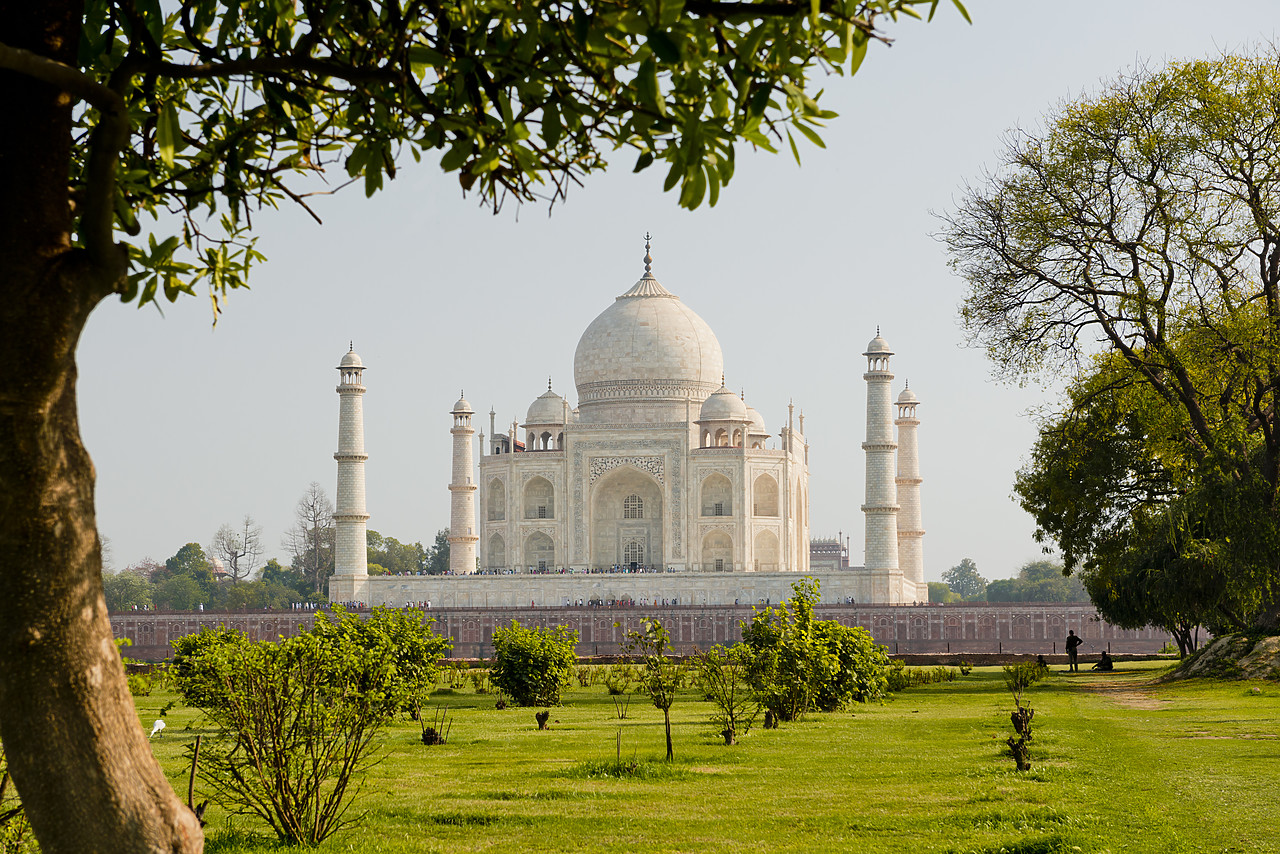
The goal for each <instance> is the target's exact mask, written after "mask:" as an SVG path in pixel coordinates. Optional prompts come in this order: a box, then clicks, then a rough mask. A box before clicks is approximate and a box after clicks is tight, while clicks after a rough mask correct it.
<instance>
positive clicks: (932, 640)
mask: <svg viewBox="0 0 1280 854" xmlns="http://www.w3.org/2000/svg"><path fill="white" fill-rule="evenodd" d="M816 612H817V616H818V617H819V618H820V619H824V620H837V621H839V622H840V623H842V624H844V625H846V626H861V627H862V628H864V629H866V630H867V631H869V632H871V634H872V636H873V637H874V638H875V639H876V641H877V642H878V643H881V644H883V645H884V646H886V647H887V648H888V650H889V652H890V653H892V654H904V655H905V654H910V653H942V652H952V653H956V652H962V653H963V652H968V653H994V652H1015V653H1044V654H1052V653H1055V652H1059V653H1060V652H1062V651H1063V647H1062V641H1063V638H1065V637H1066V636H1067V631H1068V630H1074V631H1075V633H1076V634H1078V635H1080V636H1081V637H1082V638H1084V640H1085V643H1086V645H1085V646H1084V647H1082V648H1081V652H1082V653H1083V654H1085V655H1089V654H1090V653H1098V652H1101V651H1102V650H1104V649H1109V650H1110V651H1111V652H1119V653H1152V652H1156V651H1157V650H1159V649H1160V647H1162V646H1164V644H1165V643H1166V642H1167V641H1169V640H1170V637H1169V635H1168V634H1167V633H1165V632H1163V631H1161V630H1159V629H1153V628H1146V629H1137V630H1133V629H1118V628H1116V627H1114V626H1111V625H1109V624H1107V623H1105V622H1103V621H1102V620H1101V619H1100V618H1099V617H1098V614H1097V612H1096V611H1095V610H1094V609H1093V608H1092V607H1090V606H1088V605H1087V604H1086V605H1046V604H1041V605H1038V606H1036V605H1034V604H1023V603H1017V604H1009V603H1000V604H988V603H965V604H960V605H934V606H911V605H902V606H888V605H885V606H873V605H865V606H861V607H859V606H854V605H819V606H817V609H816ZM425 616H428V617H431V618H434V619H435V620H436V623H435V629H436V631H437V632H439V633H441V634H443V635H446V636H448V637H449V638H451V639H452V640H453V655H454V657H456V658H487V657H489V656H490V655H491V654H492V652H493V646H492V641H493V630H494V628H495V627H501V626H506V625H510V623H511V620H513V619H514V620H518V621H519V622H520V623H521V624H522V625H525V626H558V625H565V626H568V627H569V628H572V629H576V630H577V632H578V655H581V656H590V655H614V654H617V653H618V652H619V651H620V650H619V641H620V640H621V638H622V637H623V635H625V634H626V631H627V630H628V629H631V628H637V627H638V625H639V621H640V620H641V619H643V618H644V617H656V618H657V619H659V620H661V621H662V624H663V625H664V626H666V628H667V631H668V632H670V634H671V641H672V645H673V646H674V648H675V650H676V651H677V652H686V651H687V652H692V651H693V650H695V649H707V648H709V647H711V646H713V645H715V644H731V643H734V642H736V641H739V640H741V639H742V632H741V628H740V623H741V622H742V621H743V620H749V619H750V618H751V608H750V607H749V606H735V605H725V606H716V607H699V606H692V605H691V606H677V607H665V608H654V607H648V608H638V607H637V608H578V607H569V608H510V609H507V608H492V609H486V608H457V609H449V610H435V611H428V612H426V613H425ZM313 619H314V614H313V613H311V612H307V611H284V612H269V611H267V612H264V611H249V612H231V613H214V612H209V611H205V612H199V613H193V612H176V613H175V612H140V611H139V612H135V611H129V612H122V613H116V614H112V615H111V627H112V629H113V630H114V632H115V634H116V637H127V638H129V639H130V640H132V641H133V646H132V647H131V648H130V649H129V651H128V655H129V656H130V657H131V658H138V659H142V660H145V661H161V660H163V659H165V658H168V657H169V656H170V655H171V654H172V651H171V648H170V646H169V642H170V641H172V640H174V639H175V638H179V637H182V636H183V635H188V634H194V633H196V632H198V631H200V629H201V628H202V627H205V626H208V627H216V626H227V627H228V628H232V629H236V630H238V631H242V632H245V633H246V634H248V635H249V637H250V638H251V639H253V640H274V639H275V638H277V637H281V636H284V637H290V636H293V635H296V634H297V633H298V632H299V631H302V630H303V629H306V628H310V626H311V623H312V621H313ZM615 622H620V623H622V624H623V625H622V627H621V628H615V627H614V623H615Z"/></svg>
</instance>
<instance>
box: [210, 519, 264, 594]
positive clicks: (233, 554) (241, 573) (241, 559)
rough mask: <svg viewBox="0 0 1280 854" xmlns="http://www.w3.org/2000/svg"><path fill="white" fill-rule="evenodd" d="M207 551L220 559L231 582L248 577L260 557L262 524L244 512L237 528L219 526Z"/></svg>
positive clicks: (237, 581) (256, 566) (234, 582)
mask: <svg viewBox="0 0 1280 854" xmlns="http://www.w3.org/2000/svg"><path fill="white" fill-rule="evenodd" d="M207 551H208V552H209V554H210V555H212V556H213V557H216V558H218V559H219V560H221V561H222V565H223V566H224V567H225V568H226V570H227V575H229V576H230V577H231V583H232V584H238V583H239V582H240V579H242V578H249V577H250V576H251V575H253V573H254V570H256V569H257V568H258V561H259V559H260V558H261V557H262V526H261V525H259V524H258V523H257V522H255V521H253V517H252V516H250V515H249V514H248V513H246V514H245V516H244V520H243V521H242V522H241V523H240V527H239V528H232V527H231V526H230V525H223V526H222V527H221V528H219V529H218V533H216V534H214V535H213V542H212V543H210V544H209V548H208V549H207Z"/></svg>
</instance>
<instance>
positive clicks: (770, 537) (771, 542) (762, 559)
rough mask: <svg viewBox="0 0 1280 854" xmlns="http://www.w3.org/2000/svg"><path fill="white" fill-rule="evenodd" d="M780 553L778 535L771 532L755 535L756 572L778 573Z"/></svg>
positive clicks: (780, 567)
mask: <svg viewBox="0 0 1280 854" xmlns="http://www.w3.org/2000/svg"><path fill="white" fill-rule="evenodd" d="M779 560H780V553H779V549H778V535H777V534H775V533H774V532H773V531H761V532H760V533H758V534H756V544H755V570H756V572H779V571H781V570H782V566H781V565H780V564H779Z"/></svg>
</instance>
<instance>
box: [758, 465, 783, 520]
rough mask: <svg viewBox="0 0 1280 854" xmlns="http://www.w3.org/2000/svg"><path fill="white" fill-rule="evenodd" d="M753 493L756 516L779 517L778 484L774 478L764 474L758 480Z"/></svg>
mask: <svg viewBox="0 0 1280 854" xmlns="http://www.w3.org/2000/svg"><path fill="white" fill-rule="evenodd" d="M751 492H752V505H753V507H752V510H753V511H754V515H756V516H777V515H778V482H777V481H776V480H774V479H773V477H772V476H770V475H767V474H762V475H760V476H759V477H758V478H756V482H755V485H754V486H753V487H752V489H751Z"/></svg>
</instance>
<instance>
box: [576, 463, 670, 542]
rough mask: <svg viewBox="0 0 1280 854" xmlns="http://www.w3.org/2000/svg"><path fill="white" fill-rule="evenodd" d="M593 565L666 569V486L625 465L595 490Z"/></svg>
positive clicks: (607, 476) (592, 503)
mask: <svg viewBox="0 0 1280 854" xmlns="http://www.w3.org/2000/svg"><path fill="white" fill-rule="evenodd" d="M590 506H591V522H590V528H589V530H590V533H591V565H592V566H595V567H611V566H623V565H630V564H633V563H634V564H639V565H648V566H662V565H663V564H664V563H665V562H666V557H665V551H664V549H665V540H664V537H663V529H662V514H663V507H664V503H663V494H662V486H661V484H659V483H658V482H657V481H656V480H654V479H653V477H652V476H650V475H648V474H646V473H645V472H642V471H640V470H639V469H636V468H632V467H631V466H627V465H622V466H618V467H617V468H615V469H613V470H611V471H610V472H609V473H608V474H606V475H604V476H603V477H601V478H600V479H599V480H597V481H596V482H595V483H594V484H592V486H591V505H590Z"/></svg>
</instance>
